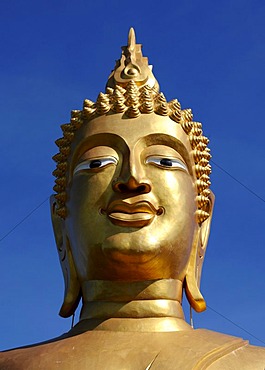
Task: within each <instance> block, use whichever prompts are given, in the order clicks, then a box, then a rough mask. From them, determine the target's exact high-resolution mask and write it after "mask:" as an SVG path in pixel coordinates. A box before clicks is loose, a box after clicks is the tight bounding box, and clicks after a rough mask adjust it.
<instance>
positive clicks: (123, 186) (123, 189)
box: [117, 183, 128, 193]
mask: <svg viewBox="0 0 265 370" xmlns="http://www.w3.org/2000/svg"><path fill="white" fill-rule="evenodd" d="M117 188H118V190H119V191H120V192H122V193H124V192H126V191H128V186H127V185H126V184H122V183H119V184H118V185H117Z"/></svg>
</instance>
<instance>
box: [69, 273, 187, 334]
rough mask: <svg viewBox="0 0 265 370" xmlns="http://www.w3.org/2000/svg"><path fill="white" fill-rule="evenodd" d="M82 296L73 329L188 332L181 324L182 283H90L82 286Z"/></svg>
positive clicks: (162, 280) (182, 315) (183, 323)
mask: <svg viewBox="0 0 265 370" xmlns="http://www.w3.org/2000/svg"><path fill="white" fill-rule="evenodd" d="M82 293H83V302H84V304H83V308H82V311H81V315H80V322H79V324H77V326H76V327H75V328H76V329H77V328H78V327H79V330H81V331H85V330H92V329H95V330H110V331H145V332H146V331H147V332H157V331H179V330H188V329H191V327H190V326H189V325H188V324H187V323H186V322H185V320H184V314H183V310H182V306H181V300H182V283H181V281H179V280H174V279H161V280H148V281H134V282H123V281H122V282H118V281H105V280H91V281H86V282H84V283H83V285H82ZM82 328H83V329H82ZM84 328H85V329H84Z"/></svg>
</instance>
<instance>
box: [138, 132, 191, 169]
mask: <svg viewBox="0 0 265 370" xmlns="http://www.w3.org/2000/svg"><path fill="white" fill-rule="evenodd" d="M141 140H144V141H145V142H146V144H147V145H148V146H151V145H166V146H169V147H170V148H172V149H174V150H176V151H177V152H178V153H179V154H180V155H181V156H182V157H183V159H184V161H185V163H186V164H187V166H188V170H189V172H190V174H191V175H192V174H193V172H192V164H191V160H190V153H189V151H188V149H187V148H186V146H185V145H184V144H183V143H182V141H180V140H179V139H177V138H176V137H175V136H171V135H168V134H164V133H155V134H149V135H147V136H144V137H143V138H141Z"/></svg>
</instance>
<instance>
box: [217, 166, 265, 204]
mask: <svg viewBox="0 0 265 370" xmlns="http://www.w3.org/2000/svg"><path fill="white" fill-rule="evenodd" d="M211 163H213V164H214V165H215V166H216V167H217V168H219V169H220V170H221V171H223V172H224V173H226V174H227V175H228V176H230V177H231V179H233V180H234V181H236V182H237V183H238V184H240V185H241V186H243V188H245V189H246V190H247V191H249V192H250V193H251V194H253V195H255V197H257V198H258V199H259V200H261V201H262V202H264V203H265V199H263V198H262V197H261V196H260V195H258V194H257V193H255V191H253V190H251V189H250V188H249V187H248V186H246V185H245V184H243V182H241V181H239V180H238V179H237V178H235V177H234V176H233V175H231V173H229V172H228V171H226V170H225V169H224V168H223V167H221V166H219V164H217V163H215V162H214V161H212V160H211Z"/></svg>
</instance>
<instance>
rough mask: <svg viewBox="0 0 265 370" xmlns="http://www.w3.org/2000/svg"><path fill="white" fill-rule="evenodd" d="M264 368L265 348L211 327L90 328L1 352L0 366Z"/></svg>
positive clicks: (27, 369)
mask: <svg viewBox="0 0 265 370" xmlns="http://www.w3.org/2000/svg"><path fill="white" fill-rule="evenodd" d="M150 364H152V365H151V367H152V369H154V370H158V369H165V370H171V369H172V370H176V369H181V370H191V369H197V370H198V369H211V370H220V369H222V370H223V369H240V370H259V369H260V370H264V368H265V348H261V347H254V346H250V345H249V344H248V342H247V341H244V340H242V339H240V338H236V337H232V336H229V335H225V334H220V333H216V332H213V331H208V330H203V329H199V330H191V331H183V332H171V333H128V332H125V333H122V332H106V331H92V332H91V331H90V332H85V333H83V334H80V335H76V336H73V337H69V338H65V339H60V340H56V341H52V342H50V343H45V344H41V345H36V346H32V347H28V348H20V349H15V350H11V351H7V352H3V353H1V354H0V370H36V369H43V370H47V369H50V370H53V369H60V370H67V369H70V368H71V369H91V370H94V369H95V370H99V369H100V370H102V369H108V370H110V369H113V370H114V369H115V370H119V369H127V370H134V369H146V368H148V366H150Z"/></svg>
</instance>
